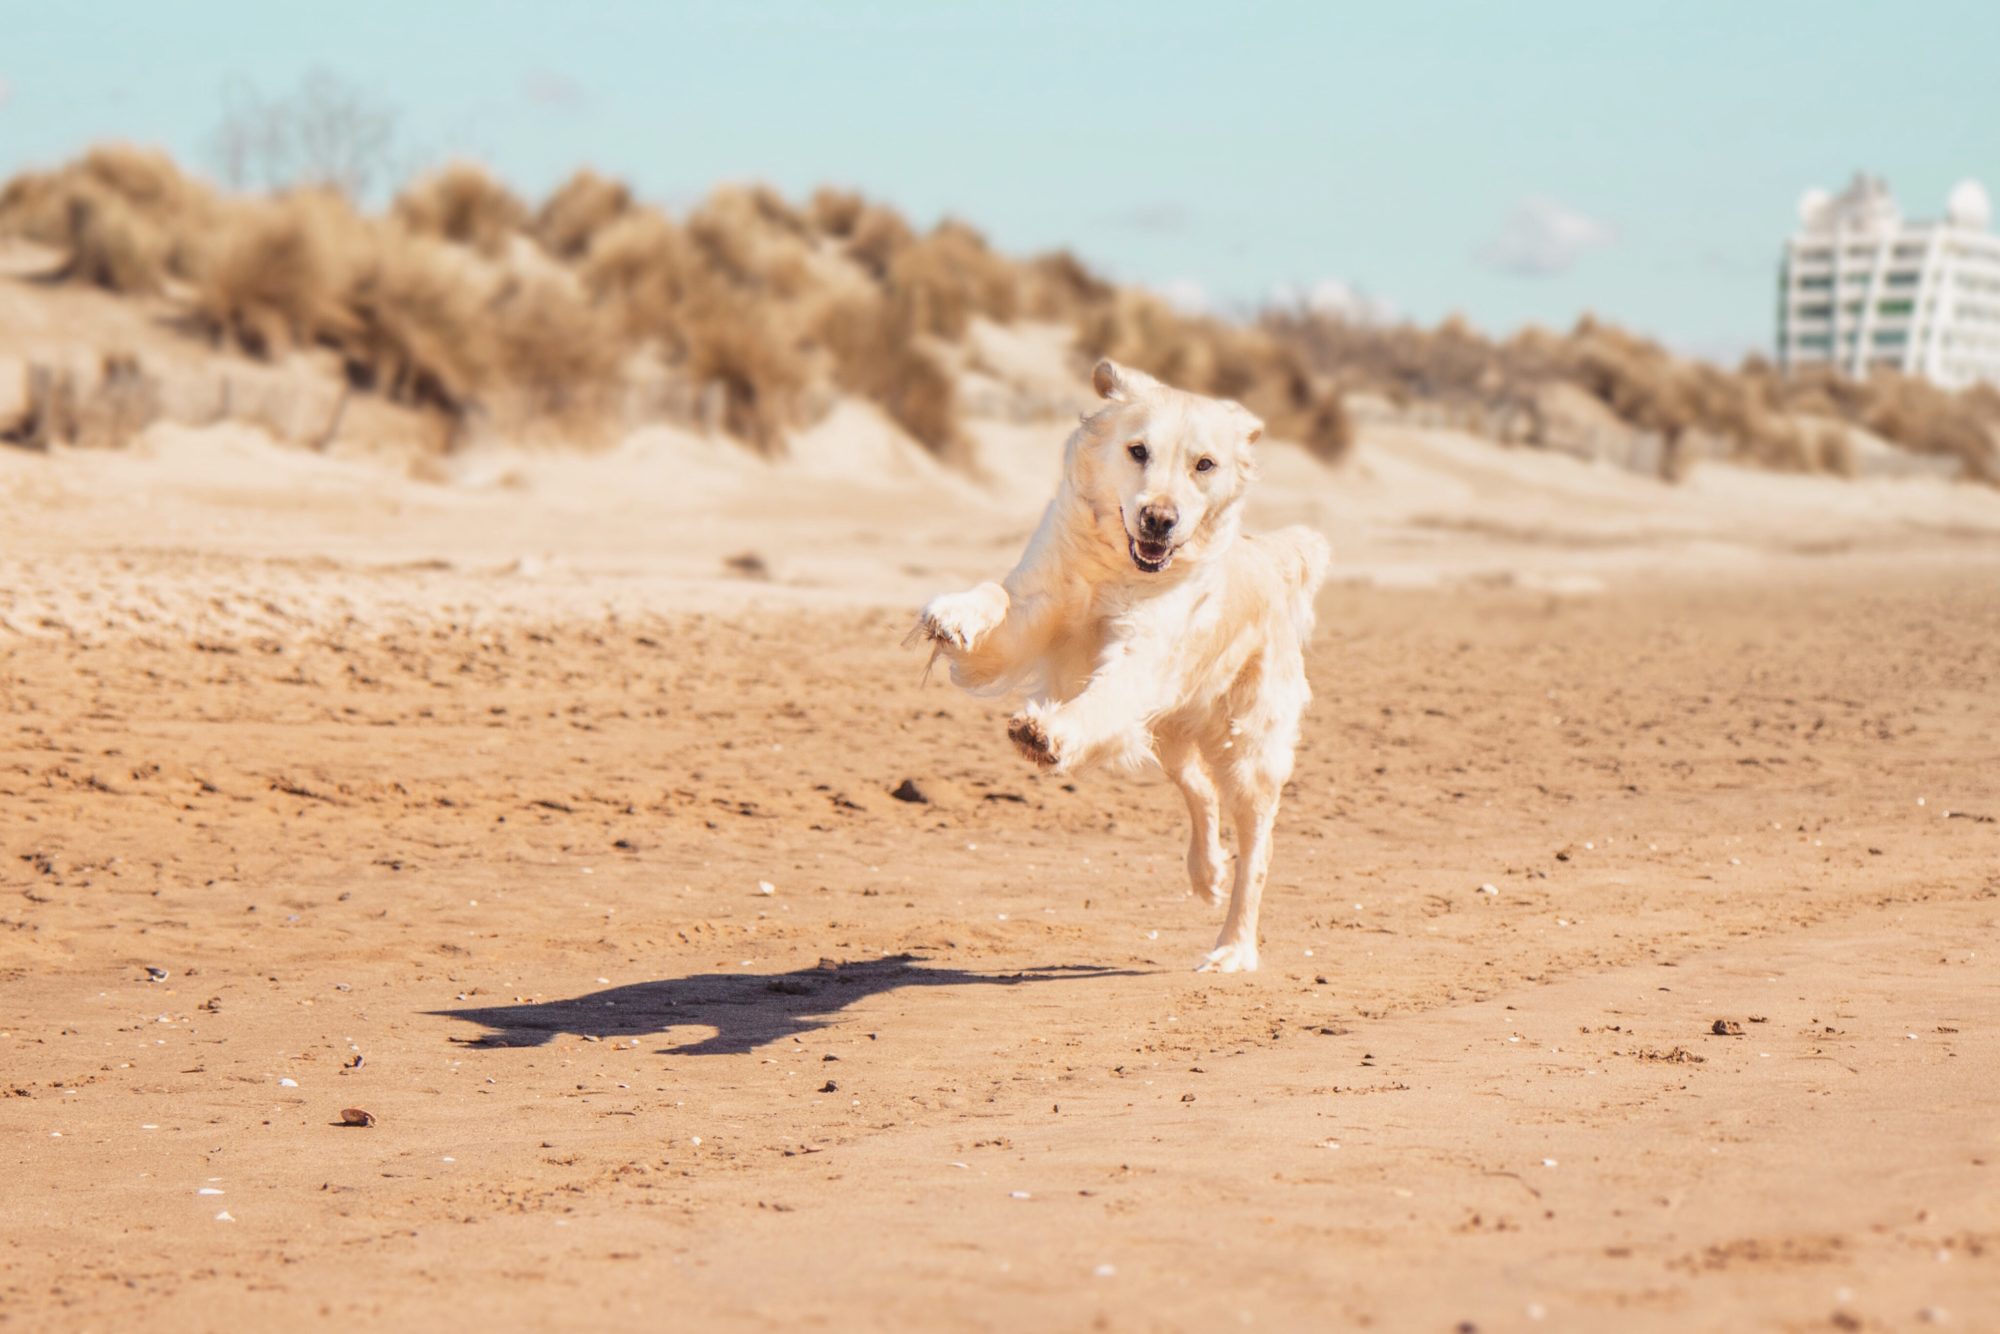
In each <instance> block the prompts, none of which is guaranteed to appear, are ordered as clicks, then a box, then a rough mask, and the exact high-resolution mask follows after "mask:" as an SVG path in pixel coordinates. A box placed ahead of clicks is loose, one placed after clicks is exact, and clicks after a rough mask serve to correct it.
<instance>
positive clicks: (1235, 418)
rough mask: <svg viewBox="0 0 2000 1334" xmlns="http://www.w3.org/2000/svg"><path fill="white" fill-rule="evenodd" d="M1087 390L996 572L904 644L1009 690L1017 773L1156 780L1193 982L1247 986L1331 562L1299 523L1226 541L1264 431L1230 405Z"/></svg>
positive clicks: (957, 676) (1167, 394) (1121, 382)
mask: <svg viewBox="0 0 2000 1334" xmlns="http://www.w3.org/2000/svg"><path fill="white" fill-rule="evenodd" d="M1091 383H1092V385H1093V387H1094V388H1095V389H1096V390H1097V392H1098V394H1099V395H1100V396H1101V397H1102V398H1103V399H1104V400H1105V406H1104V407H1102V408H1100V409H1099V410H1098V411H1096V412H1094V413H1092V414H1090V415H1088V416H1086V417H1084V418H1083V421H1082V424H1081V425H1080V426H1079V427H1078V428H1077V430H1076V431H1075V433H1074V434H1072V435H1071V436H1070V438H1069V443H1068V444H1067V445H1066V446H1065V449H1064V458H1063V480H1062V484H1061V486H1060V487H1059V488H1058V489H1057V491H1056V496H1055V499H1054V500H1052V501H1051V502H1050V503H1049V507H1048V509H1047V511H1046V512H1044V514H1043V515H1042V521H1041V524H1040V526H1039V527H1038V528H1037V529H1036V530H1035V535H1034V537H1033V538H1032V539H1031V540H1030V541H1029V543H1028V549H1027V551H1026V552H1025V553H1023V555H1022V556H1021V559H1020V562H1019V563H1018V564H1017V565H1015V567H1014V570H1013V573H1011V574H1009V575H1008V576H1007V578H1006V580H1005V581H1004V582H1001V583H984V584H980V585H979V586H978V587H977V588H973V589H969V590H968V591H966V592H963V593H950V594H946V595H944V596H941V597H937V598H933V599H932V600H931V602H930V603H929V604H928V605H927V606H925V607H924V609H923V611H922V612H921V613H920V614H919V616H918V618H917V624H916V628H915V629H914V630H912V631H911V633H910V636H909V638H908V640H906V641H905V642H906V643H909V644H916V643H928V644H929V645H930V646H931V661H932V662H933V663H935V662H936V661H937V660H938V659H939V658H943V659H944V660H945V661H946V662H947V663H948V664H949V665H950V668H951V679H952V680H953V682H955V683H956V684H957V685H959V686H961V687H963V688H964V689H966V690H968V691H971V692H973V693H974V694H986V695H998V694H1009V693H1018V694H1021V695H1024V696H1025V697H1026V704H1025V706H1024V707H1023V708H1022V709H1021V711H1020V712H1019V713H1016V714H1015V715H1014V717H1013V719H1012V721H1011V722H1010V723H1009V725H1008V728H1007V735H1008V736H1009V737H1010V738H1012V740H1013V742H1014V745H1015V747H1016V748H1017V749H1019V750H1020V752H1021V754H1022V755H1023V756H1025V757H1026V758H1028V759H1029V760H1031V761H1033V762H1034V763H1035V764H1038V765H1040V766H1042V767H1044V768H1047V769H1052V770H1055V771H1057V772H1063V771H1067V770H1073V769H1076V768H1079V767H1081V766H1083V765H1086V764H1090V763H1092V762H1096V761H1109V762H1112V763H1117V764H1123V765H1128V766H1133V767H1137V766H1141V765H1144V764H1149V763H1155V762H1156V763H1158V764H1159V765H1160V766H1161V767H1162V768H1163V769H1165V770H1166V772H1167V775H1168V776H1169V777H1170V778H1172V779H1173V780H1174V782H1175V784H1176V785H1178V786H1179V788H1180V790H1181V795H1183V796H1184V797H1186V798H1187V805H1188V815H1189V817H1190V818H1191V819H1192V820H1193V823H1194V830H1193V836H1192V838H1191V839H1190V840H1189V843H1188V855H1187V867H1188V875H1189V876H1190V877H1191V878H1192V880H1193V882H1194V890H1195V893H1196V894H1198V895H1200V896H1201V897H1203V898H1205V899H1206V900H1207V901H1208V902H1209V903H1210V904H1211V905H1214V904H1219V903H1221V902H1222V900H1223V897H1224V888H1225V886H1227V889H1228V901H1229V909H1228V912H1227V913H1226V915H1225V916H1224V918H1223V922H1222V931H1221V934H1220V935H1219V936H1218V937H1217V938H1216V942H1215V948H1214V949H1212V950H1210V951H1209V952H1208V953H1207V954H1206V955H1205V956H1204V957H1203V958H1202V961H1201V964H1200V967H1199V971H1204V972H1207V971H1214V972H1224V973H1233V972H1247V971H1250V970H1252V969H1255V968H1256V967H1257V908H1258V901H1259V899H1260V898H1261V897H1262V895H1263V892H1264V881H1265V877H1266V876H1267V874H1268V873H1269V871H1270V865H1271V827H1272V824H1273V823H1274V822H1275V820H1276V819H1277V814H1278V798H1279V794H1280V793H1281V792H1282V790H1283V788H1284V785H1285V781H1286V779H1288V778H1289V777H1290V776H1291V772H1292V752H1293V749H1294V747H1295V746H1296V745H1297V742H1298V735H1299V716H1300V714H1301V713H1303V712H1304V710H1305V706H1306V702H1307V701H1308V700H1309V699H1310V698H1311V694H1312V692H1311V691H1310V690H1309V689H1308V688H1307V685H1306V672H1305V659H1304V648H1305V644H1306V642H1307V641H1308V639H1310V637H1311V635H1312V624H1313V597H1314V595H1315V594H1316V593H1317V592H1318V591H1319V587H1320V584H1321V583H1322V582H1323V581H1324V580H1325V578H1326V570H1327V563H1328V561H1329V559H1330V558H1331V552H1330V551H1329V549H1328V547H1327V543H1326V539H1325V538H1323V537H1321V536H1320V535H1319V534H1318V533H1316V532H1314V531H1312V530H1311V529H1309V528H1286V529H1282V530H1280V531H1278V532H1275V533H1268V534H1264V535H1261V536H1251V535H1250V534H1248V533H1245V532H1243V531H1242V519H1241V514H1240V510H1241V508H1242V502H1243V496H1244V493H1245V491H1246V490H1247V489H1248V487H1249V485H1250V482H1251V480H1252V478H1253V477H1254V476H1255V473H1256V454H1255V449H1254V446H1255V445H1256V443H1257V440H1258V438H1259V437H1260V436H1261V435H1262V434H1263V430H1264V424H1263V422H1261V421H1259V420H1258V419H1257V417H1256V416H1255V415H1253V414H1252V413H1251V412H1250V411H1249V410H1248V409H1247V408H1245V407H1243V406H1242V405H1241V404H1239V403H1232V402H1228V401H1225V400H1221V399H1214V398H1207V397H1204V396H1202V395H1200V394H1191V393H1186V392H1183V391H1181V390H1178V389H1173V388H1170V387H1168V386H1167V385H1164V384H1162V383H1160V382H1159V381H1158V380H1155V379H1154V378H1153V377H1152V376H1150V375H1146V374H1143V373H1142V372H1139V371H1136V370H1132V369H1130V368H1128V367H1124V366H1120V365H1118V364H1117V363H1116V362H1112V361H1101V362H1099V363H1098V364H1097V367H1096V369H1095V370H1094V371H1092V373H1091ZM1225 820H1226V821H1227V822H1228V823H1229V825H1231V826H1232V827H1233V828H1234V830H1235V840H1236V848H1235V855H1234V869H1233V871H1232V868H1231V854H1230V853H1229V852H1228V851H1226V850H1225V849H1224V847H1223V843H1222V826H1223V822H1224V821H1225Z"/></svg>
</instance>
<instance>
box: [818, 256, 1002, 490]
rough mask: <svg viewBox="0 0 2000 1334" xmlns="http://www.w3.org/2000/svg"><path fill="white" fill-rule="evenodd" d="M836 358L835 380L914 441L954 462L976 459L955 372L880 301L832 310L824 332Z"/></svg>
mask: <svg viewBox="0 0 2000 1334" xmlns="http://www.w3.org/2000/svg"><path fill="white" fill-rule="evenodd" d="M822 338H823V340H824V341H825V343H826V345H827V347H828V349H829V350H830V351H831V352H832V354H833V359H834V381H835V383H836V384H838V385H839V386H840V387H841V388H842V389H845V390H847V391H848V392H849V393H852V394H858V395H860V396H861V397H863V398H867V399H870V400H872V401H873V402H874V403H876V404H877V405H878V406H880V407H881V409H882V410H883V411H884V412H885V413H887V414H888V415H889V418H890V419H891V420H892V421H894V422H895V423H896V424H897V425H898V426H900V427H902V428H903V430H905V431H907V432H908V433H909V434H910V437H911V438H912V439H914V440H916V441H917V443H919V444H921V445H922V446H923V447H924V448H925V449H927V450H929V451H930V452H931V453H933V454H935V455H937V456H938V457H939V458H941V459H944V460H946V461H947V462H951V463H963V462H966V461H968V460H969V459H970V457H971V448H970V442H969V441H968V440H967V438H966V436H965V432H964V429H963V428H962V426H961V425H960V422H959V414H958V386H957V384H956V383H955V382H954V380H953V379H952V375H951V372H950V371H949V370H948V369H947V368H946V367H945V366H944V365H942V364H941V363H940V362H939V360H938V359H937V357H936V356H935V355H933V354H932V353H931V352H930V351H929V350H928V349H926V348H925V347H924V346H923V344H922V341H921V340H920V339H919V338H918V337H916V336H915V334H914V332H913V331H912V330H911V329H910V328H908V327H907V326H906V325H904V324H903V323H902V322H901V321H900V320H899V318H898V316H897V312H896V310H895V308H894V307H893V306H891V305H890V304H889V303H887V302H885V301H883V300H881V299H880V298H879V297H872V296H871V297H868V298H865V299H861V300H851V301H848V302H845V303H842V304H841V305H839V306H837V307H835V308H834V309H832V310H830V311H829V312H828V314H827V318H826V321H825V327H824V330H823V333H822Z"/></svg>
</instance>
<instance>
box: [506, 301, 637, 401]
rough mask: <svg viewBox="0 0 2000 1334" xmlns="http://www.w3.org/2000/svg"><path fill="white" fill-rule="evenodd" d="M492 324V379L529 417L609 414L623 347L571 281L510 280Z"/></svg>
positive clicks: (605, 317) (604, 320)
mask: <svg viewBox="0 0 2000 1334" xmlns="http://www.w3.org/2000/svg"><path fill="white" fill-rule="evenodd" d="M488 320H489V327H490V329H491V331H492V338H493V359H492V365H491V372H492V374H493V376H494V378H495V381H496V383H497V384H499V385H502V386H505V387H506V388H507V389H508V390H510V391H511V392H513V393H514V394H516V395H518V396H519V397H520V399H521V406H522V407H523V409H524V410H525V411H526V412H527V414H528V415H530V416H559V417H569V418H577V417H580V416H587V415H590V414H592V413H594V412H595V411H596V410H598V409H599V408H601V407H602V405H603V402H604V398H605V393H606V390H607V389H608V387H609V385H610V383H611V381H612V380H613V379H614V377H615V376H616V374H617V371H618V346H617V341H616V339H615V337H614V335H613V331H612V329H611V328H610V327H609V323H608V317H607V316H606V315H604V314H603V313H602V312H601V311H600V310H598V309H596V308H593V307H592V306H591V305H590V303H589V302H588V301H587V300H586V299H585V298H584V295H583V293H582V291H581V290H580V288H579V287H578V286H577V284H576V282H575V280H574V279H573V278H572V277H571V276H570V275H568V274H553V275H549V274H544V275H534V276H527V277H520V276H515V277H510V278H508V279H507V280H506V281H505V282H504V283H503V284H502V285H501V287H500V290H499V291H498V292H497V293H496V294H495V295H494V297H493V299H492V301H491V302H490V304H489V308H488Z"/></svg>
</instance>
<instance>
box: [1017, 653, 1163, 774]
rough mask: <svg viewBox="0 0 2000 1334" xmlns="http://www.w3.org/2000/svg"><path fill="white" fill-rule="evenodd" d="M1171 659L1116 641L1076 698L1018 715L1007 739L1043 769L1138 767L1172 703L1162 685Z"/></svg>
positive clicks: (1036, 705)
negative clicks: (1155, 722)
mask: <svg viewBox="0 0 2000 1334" xmlns="http://www.w3.org/2000/svg"><path fill="white" fill-rule="evenodd" d="M1167 656H1168V655H1167V653H1166V652H1165V650H1164V649H1163V648H1162V646H1160V645H1158V644H1154V643H1151V642H1148V641H1138V642H1135V641H1132V640H1121V641H1114V642H1113V643H1112V644H1111V646H1110V647H1108V648H1106V649H1105V650H1104V655H1103V657H1102V658H1101V659H1100V660H1099V662H1098V664H1097V670H1096V671H1095V672H1094V673H1093V674H1092V675H1091V678H1090V681H1089V684H1087V685H1085V686H1084V688H1083V690H1082V691H1081V692H1080V693H1079V694H1078V695H1077V696H1076V698H1074V699H1071V700H1066V701H1064V702H1062V703H1059V704H1058V703H1056V702H1054V701H1051V700H1035V701H1033V702H1031V703H1030V704H1029V705H1028V706H1027V708H1025V709H1023V710H1022V711H1021V712H1019V713H1017V714H1015V715H1014V717H1013V719H1012V721H1011V722H1009V724H1008V726H1007V735H1008V736H1009V737H1011V738H1012V739H1013V742H1014V745H1015V747H1016V748H1017V749H1019V750H1020V752H1021V754H1022V755H1024V756H1025V757H1027V758H1028V759H1030V760H1033V761H1034V762H1035V763H1036V764H1039V765H1041V766H1043V767H1044V768H1051V769H1070V768H1074V767H1076V766H1077V765H1080V764H1083V763H1086V762H1087V761H1090V760H1093V759H1099V758H1113V759H1118V760H1123V761H1126V762H1129V763H1134V764H1136V763H1139V762H1141V761H1143V760H1144V759H1146V758H1147V757H1148V756H1149V755H1151V753H1152V746H1153V741H1152V736H1151V734H1150V733H1149V731H1148V728H1147V725H1148V723H1149V722H1150V721H1151V719H1152V718H1153V717H1154V715H1155V714H1157V713H1158V712H1159V710H1160V708H1161V707H1162V705H1163V704H1164V702H1165V701H1166V700H1167V699H1170V698H1171V693H1170V692H1171V689H1172V683H1171V682H1168V681H1166V680H1163V678H1164V677H1165V676H1166V675H1167V671H1166V659H1167Z"/></svg>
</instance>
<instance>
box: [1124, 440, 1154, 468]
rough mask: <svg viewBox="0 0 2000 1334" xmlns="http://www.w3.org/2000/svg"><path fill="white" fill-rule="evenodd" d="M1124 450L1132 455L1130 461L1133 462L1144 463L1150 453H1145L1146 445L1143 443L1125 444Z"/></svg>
mask: <svg viewBox="0 0 2000 1334" xmlns="http://www.w3.org/2000/svg"><path fill="white" fill-rule="evenodd" d="M1125 452H1126V453H1127V454H1130V455H1131V456H1132V462H1134V463H1144V462H1145V461H1146V460H1147V459H1148V458H1150V457H1151V455H1149V454H1147V453H1146V447H1145V446H1144V445H1137V444H1134V445H1127V446H1125Z"/></svg>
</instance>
